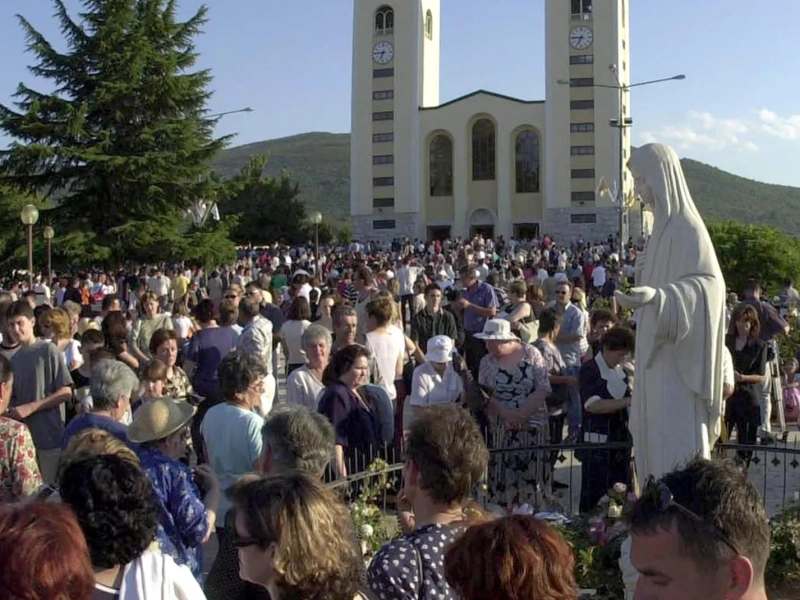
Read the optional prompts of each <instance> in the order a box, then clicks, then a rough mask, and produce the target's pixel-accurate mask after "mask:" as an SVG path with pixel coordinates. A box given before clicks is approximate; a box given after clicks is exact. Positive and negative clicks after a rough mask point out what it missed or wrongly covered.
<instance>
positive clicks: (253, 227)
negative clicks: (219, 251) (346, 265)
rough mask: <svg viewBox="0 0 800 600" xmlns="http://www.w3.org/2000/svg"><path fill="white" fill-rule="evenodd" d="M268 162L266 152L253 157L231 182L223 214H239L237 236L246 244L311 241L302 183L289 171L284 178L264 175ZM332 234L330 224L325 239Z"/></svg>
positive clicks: (235, 229)
mask: <svg viewBox="0 0 800 600" xmlns="http://www.w3.org/2000/svg"><path fill="white" fill-rule="evenodd" d="M266 163H267V157H266V156H253V157H251V158H250V160H249V162H248V163H247V164H246V165H245V166H244V167H242V169H241V171H240V172H239V175H238V176H236V177H235V178H234V179H233V180H232V181H231V182H230V183H231V187H230V191H231V196H230V197H229V198H228V199H227V200H224V201H222V202H221V203H220V211H221V213H222V214H223V215H231V216H238V224H237V225H236V226H234V227H233V229H232V236H233V238H234V239H235V240H236V241H237V242H239V243H243V244H246V243H253V244H268V243H271V242H275V241H280V242H282V243H289V244H297V243H302V242H307V241H308V240H309V235H310V233H309V226H308V222H307V220H306V207H305V205H304V204H303V202H302V201H301V200H300V199H299V194H300V189H299V187H298V185H297V184H296V183H294V182H292V180H291V179H290V177H289V174H288V173H282V174H281V176H280V178H275V177H269V176H267V175H264V165H265V164H266ZM329 237H330V231H329V228H328V227H327V226H326V227H325V235H323V236H321V239H322V240H323V242H324V241H327V239H328V238H329Z"/></svg>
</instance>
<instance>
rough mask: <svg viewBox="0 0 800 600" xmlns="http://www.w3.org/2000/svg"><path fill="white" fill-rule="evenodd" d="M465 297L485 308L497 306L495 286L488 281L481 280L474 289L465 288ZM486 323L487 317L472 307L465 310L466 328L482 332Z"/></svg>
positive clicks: (472, 331) (471, 302) (473, 331)
mask: <svg viewBox="0 0 800 600" xmlns="http://www.w3.org/2000/svg"><path fill="white" fill-rule="evenodd" d="M462 294H463V296H464V299H465V300H467V301H468V302H469V303H470V304H474V305H475V306H480V307H483V308H497V307H498V306H499V305H498V303H497V297H496V296H495V293H494V288H493V287H492V286H490V285H489V284H488V283H484V282H483V281H479V282H478V285H477V287H476V288H475V289H474V290H469V289H465V290H464V291H463V292H462ZM484 323H486V317H483V316H481V315H479V314H478V313H477V312H475V311H474V310H472V309H469V308H468V309H467V310H465V311H464V330H465V331H469V332H470V333H480V332H481V331H483V325H484Z"/></svg>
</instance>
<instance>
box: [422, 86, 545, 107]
mask: <svg viewBox="0 0 800 600" xmlns="http://www.w3.org/2000/svg"><path fill="white" fill-rule="evenodd" d="M479 94H486V95H487V96H494V97H495V98H501V99H502V100H509V101H511V102H519V103H520V104H544V100H521V99H520V98H514V97H512V96H505V95H504V94H498V93H496V92H490V91H488V90H475V91H474V92H472V93H469V94H467V95H465V96H460V97H458V98H454V99H453V100H450V101H448V102H445V103H444V104H440V105H439V106H421V107H420V110H436V109H437V108H444V107H445V106H450V105H451V104H455V103H456V102H461V101H462V100H466V99H468V98H472V97H473V96H477V95H479Z"/></svg>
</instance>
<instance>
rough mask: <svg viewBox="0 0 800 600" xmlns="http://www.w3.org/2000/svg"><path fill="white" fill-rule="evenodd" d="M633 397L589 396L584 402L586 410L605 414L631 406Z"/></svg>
mask: <svg viewBox="0 0 800 600" xmlns="http://www.w3.org/2000/svg"><path fill="white" fill-rule="evenodd" d="M630 405H631V399H630V398H629V397H627V398H620V399H619V400H617V399H614V398H600V397H595V398H589V399H588V400H587V401H586V404H584V407H583V408H584V410H585V411H586V412H589V413H592V414H596V415H605V414H608V413H614V412H617V411H619V410H622V409H623V408H630Z"/></svg>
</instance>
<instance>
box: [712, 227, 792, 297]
mask: <svg viewBox="0 0 800 600" xmlns="http://www.w3.org/2000/svg"><path fill="white" fill-rule="evenodd" d="M708 233H709V235H710V236H711V241H712V242H713V244H714V248H715V249H716V251H717V258H718V259H719V264H720V267H721V268H722V273H723V275H724V276H725V283H726V284H727V286H728V289H729V290H732V291H735V292H738V293H740V294H741V292H742V290H743V289H744V286H745V283H746V282H747V280H748V279H756V280H758V281H759V282H760V283H761V285H762V287H763V288H764V290H765V292H766V293H768V294H769V295H775V294H777V293H778V292H779V291H780V289H781V288H782V287H783V281H784V280H785V279H786V278H787V277H792V278H794V279H796V278H797V275H798V273H800V240H798V238H794V237H791V236H790V235H787V234H785V233H783V232H781V231H778V230H777V229H775V228H774V227H769V226H767V225H752V224H747V223H737V222H735V221H721V222H715V223H711V224H709V226H708Z"/></svg>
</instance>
